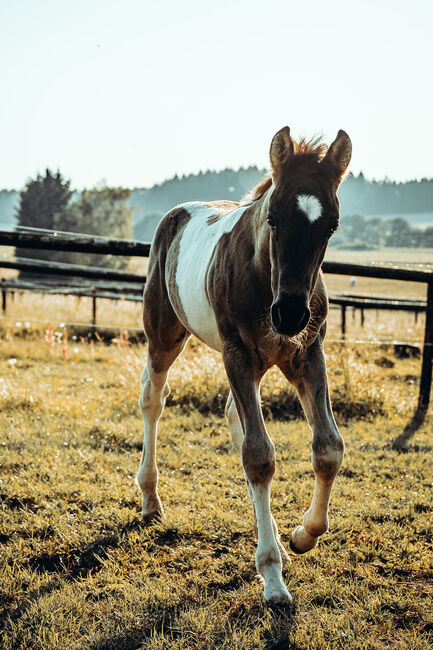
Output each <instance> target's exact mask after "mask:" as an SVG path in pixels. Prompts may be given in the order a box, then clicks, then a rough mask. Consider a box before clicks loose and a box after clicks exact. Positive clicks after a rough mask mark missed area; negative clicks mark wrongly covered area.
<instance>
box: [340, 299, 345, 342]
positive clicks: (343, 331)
mask: <svg viewBox="0 0 433 650" xmlns="http://www.w3.org/2000/svg"><path fill="white" fill-rule="evenodd" d="M341 334H342V336H343V339H344V338H345V336H346V305H341Z"/></svg>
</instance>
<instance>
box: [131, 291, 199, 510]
mask: <svg viewBox="0 0 433 650" xmlns="http://www.w3.org/2000/svg"><path fill="white" fill-rule="evenodd" d="M161 305H162V307H161ZM144 323H145V331H146V335H147V339H148V356H147V365H146V367H145V368H144V370H143V373H142V376H141V385H142V390H141V395H140V399H139V405H140V409H141V413H142V415H143V423H144V440H143V453H142V456H141V463H140V467H139V470H138V473H137V477H136V482H137V485H138V486H139V488H140V489H141V492H142V516H143V517H146V518H150V517H152V516H153V515H158V514H163V509H162V505H161V501H160V499H159V496H158V469H157V465H156V436H157V425H158V420H159V418H160V416H161V413H162V411H163V408H164V404H165V400H166V398H167V395H168V394H169V392H170V389H169V387H168V383H167V376H168V371H169V369H170V366H171V365H172V364H173V362H174V361H175V359H176V357H177V356H178V355H179V354H180V352H181V351H182V349H183V348H184V346H185V343H186V341H187V340H188V338H189V336H190V334H189V332H187V331H186V330H185V328H184V327H183V325H182V324H181V323H180V322H179V320H178V319H177V317H176V315H175V314H174V312H173V310H172V308H171V306H170V305H169V303H168V302H167V301H164V300H163V299H161V301H160V302H159V305H158V306H157V307H156V306H154V305H149V304H146V301H145V317H144Z"/></svg>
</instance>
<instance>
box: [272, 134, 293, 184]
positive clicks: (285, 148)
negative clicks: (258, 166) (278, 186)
mask: <svg viewBox="0 0 433 650" xmlns="http://www.w3.org/2000/svg"><path fill="white" fill-rule="evenodd" d="M293 151H294V145H293V140H292V138H291V137H290V129H289V127H288V126H285V127H284V128H282V129H281V130H280V131H278V133H276V134H275V135H274V137H273V138H272V142H271V148H270V151H269V158H270V160H271V167H272V173H273V175H274V176H278V175H279V173H280V170H281V167H282V165H283V164H284V163H285V162H286V160H287V159H288V158H289V156H291V155H292V154H293Z"/></svg>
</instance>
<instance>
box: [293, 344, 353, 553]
mask: <svg viewBox="0 0 433 650" xmlns="http://www.w3.org/2000/svg"><path fill="white" fill-rule="evenodd" d="M283 371H284V372H285V369H283ZM288 377H289V379H290V380H291V381H292V382H293V383H294V384H295V386H296V388H297V390H298V394H299V398H300V400H301V402H302V406H303V408H304V411H305V413H306V416H307V419H308V422H309V424H310V426H311V428H312V432H313V441H312V445H311V447H312V463H313V470H314V473H315V485H314V494H313V499H312V503H311V506H310V507H309V508H308V510H307V512H306V513H305V515H304V521H303V525H302V526H298V528H295V530H294V531H293V533H292V537H291V541H290V547H291V549H292V551H294V552H295V553H305V552H306V551H309V550H310V549H312V548H314V546H316V544H317V541H318V538H319V537H320V535H322V534H323V533H325V532H326V531H327V530H328V506H329V499H330V496H331V490H332V484H333V482H334V478H335V476H336V474H337V472H338V470H339V469H340V466H341V463H342V461H343V456H344V442H343V438H342V437H341V435H340V433H339V431H338V429H337V425H336V423H335V420H334V415H333V413H332V408H331V402H330V399H329V391H328V380H327V376H326V364H325V358H324V355H323V346H322V344H321V343H320V342H317V343H315V344H314V345H313V346H312V347H311V348H310V349H309V350H308V351H307V357H306V360H305V363H304V364H303V366H302V369H301V372H300V373H299V374H298V373H296V376H295V377H293V376H292V375H288Z"/></svg>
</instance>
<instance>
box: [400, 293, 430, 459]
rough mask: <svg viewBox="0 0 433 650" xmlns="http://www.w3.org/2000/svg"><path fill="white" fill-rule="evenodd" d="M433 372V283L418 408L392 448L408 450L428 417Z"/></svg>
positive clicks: (427, 314)
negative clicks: (407, 447) (409, 442)
mask: <svg viewBox="0 0 433 650" xmlns="http://www.w3.org/2000/svg"><path fill="white" fill-rule="evenodd" d="M432 372H433V282H432V281H431V280H430V282H428V284H427V305H426V311H425V330H424V345H423V349H422V364H421V379H420V382H419V393H418V406H417V409H416V411H415V415H414V416H413V418H412V420H411V421H410V422H409V423H408V424H407V425H406V427H405V429H404V431H403V433H401V434H400V435H399V436H397V438H396V439H395V440H394V441H393V443H392V447H393V448H394V449H397V450H402V449H405V448H406V444H407V442H408V440H410V438H412V436H413V435H414V433H415V432H416V431H417V429H419V427H420V426H421V425H422V423H423V422H424V420H425V416H426V415H427V411H428V406H429V403H430V392H431V383H432Z"/></svg>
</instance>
